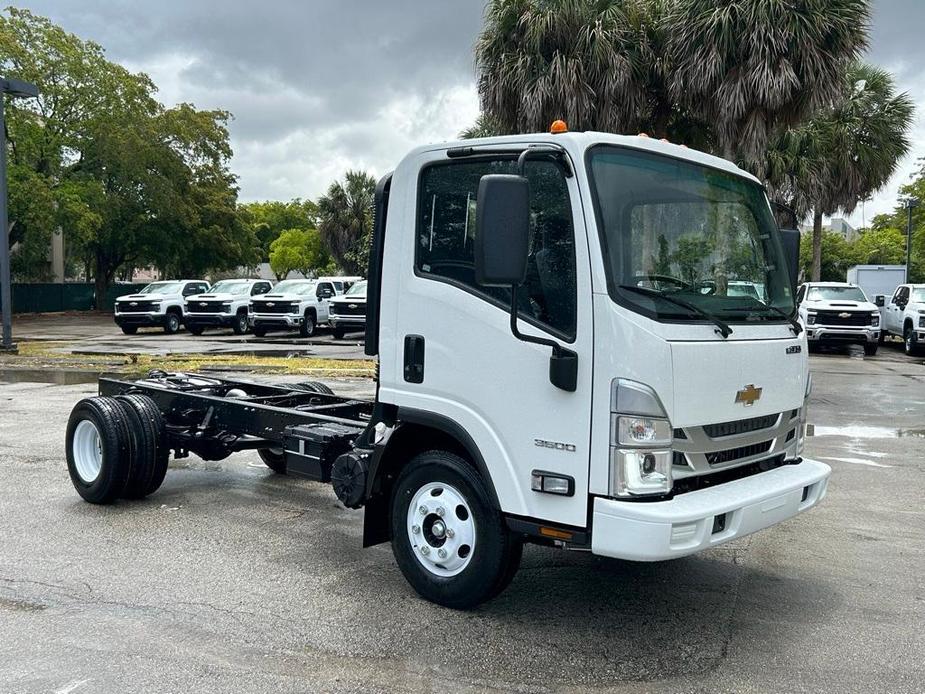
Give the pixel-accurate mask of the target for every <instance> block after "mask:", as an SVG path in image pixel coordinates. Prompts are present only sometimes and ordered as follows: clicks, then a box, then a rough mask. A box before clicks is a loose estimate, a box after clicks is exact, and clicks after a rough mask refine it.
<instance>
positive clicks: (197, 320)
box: [184, 313, 237, 328]
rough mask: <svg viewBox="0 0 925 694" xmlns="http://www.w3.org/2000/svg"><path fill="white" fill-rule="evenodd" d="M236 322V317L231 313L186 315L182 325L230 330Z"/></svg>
mask: <svg viewBox="0 0 925 694" xmlns="http://www.w3.org/2000/svg"><path fill="white" fill-rule="evenodd" d="M236 322H237V316H236V315H235V314H233V313H187V314H186V317H185V318H184V323H186V325H192V326H197V325H204V326H217V327H221V328H230V327H231V326H233V325H234V324H235V323H236Z"/></svg>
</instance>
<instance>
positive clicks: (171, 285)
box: [138, 282, 183, 294]
mask: <svg viewBox="0 0 925 694" xmlns="http://www.w3.org/2000/svg"><path fill="white" fill-rule="evenodd" d="M182 289H183V285H182V284H181V283H180V282H152V283H151V284H149V285H148V286H147V287H145V288H144V289H142V290H141V291H139V292H138V293H139V294H179V293H180V291H181V290H182Z"/></svg>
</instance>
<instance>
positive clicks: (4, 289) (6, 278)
mask: <svg viewBox="0 0 925 694" xmlns="http://www.w3.org/2000/svg"><path fill="white" fill-rule="evenodd" d="M7 94H9V95H10V96H14V97H22V98H31V97H36V96H38V95H39V90H38V88H37V87H36V86H35V85H34V84H29V83H28V82H23V81H21V80H13V79H9V80H7V79H3V78H2V77H0V307H2V310H3V337H2V340H0V352H15V351H16V345H15V344H14V343H13V293H12V291H11V290H10V223H9V219H8V218H7V210H6V204H7V186H6V120H5V115H4V102H5V101H6V95H7Z"/></svg>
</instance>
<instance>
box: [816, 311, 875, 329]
mask: <svg viewBox="0 0 925 694" xmlns="http://www.w3.org/2000/svg"><path fill="white" fill-rule="evenodd" d="M869 323H870V311H817V312H816V325H853V326H866V325H868V324H869Z"/></svg>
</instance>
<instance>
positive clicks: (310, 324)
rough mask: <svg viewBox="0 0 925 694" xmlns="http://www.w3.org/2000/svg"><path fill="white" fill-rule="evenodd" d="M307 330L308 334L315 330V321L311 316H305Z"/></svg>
mask: <svg viewBox="0 0 925 694" xmlns="http://www.w3.org/2000/svg"><path fill="white" fill-rule="evenodd" d="M305 332H306V333H307V334H308V335H311V334H312V333H313V332H315V321H313V320H312V317H311V316H305Z"/></svg>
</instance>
